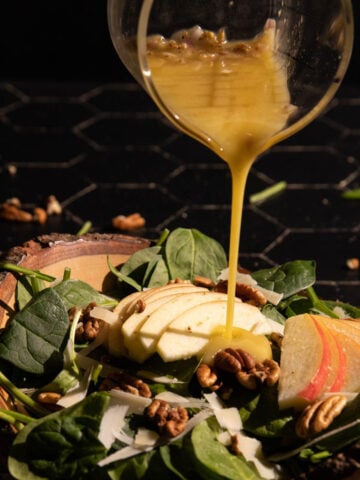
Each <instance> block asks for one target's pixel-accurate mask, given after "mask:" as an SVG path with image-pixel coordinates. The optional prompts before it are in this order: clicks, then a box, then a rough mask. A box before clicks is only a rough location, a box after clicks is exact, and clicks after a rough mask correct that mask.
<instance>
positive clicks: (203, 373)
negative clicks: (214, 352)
mask: <svg viewBox="0 0 360 480" xmlns="http://www.w3.org/2000/svg"><path fill="white" fill-rule="evenodd" d="M196 378H197V380H198V382H199V385H200V386H201V387H202V388H210V389H211V390H213V391H216V390H218V389H219V388H220V387H221V383H219V382H218V375H217V373H216V371H215V369H213V368H211V367H210V365H207V364H206V363H202V364H200V365H199V367H198V369H197V370H196Z"/></svg>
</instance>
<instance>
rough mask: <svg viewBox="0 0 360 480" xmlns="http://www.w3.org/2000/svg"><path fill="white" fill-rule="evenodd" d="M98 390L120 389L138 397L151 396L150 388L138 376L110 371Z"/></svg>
mask: <svg viewBox="0 0 360 480" xmlns="http://www.w3.org/2000/svg"><path fill="white" fill-rule="evenodd" d="M99 389H100V390H102V391H104V390H105V391H109V390H113V389H114V390H122V391H123V392H128V393H132V394H133V395H138V396H139V397H145V398H151V390H150V387H149V385H148V384H147V383H145V382H144V381H143V380H141V379H140V378H136V377H133V376H131V375H128V374H127V373H117V372H112V373H110V374H109V375H108V376H107V377H106V378H105V379H104V380H103V382H102V383H101V385H100V388H99Z"/></svg>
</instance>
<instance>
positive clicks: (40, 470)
mask: <svg viewBox="0 0 360 480" xmlns="http://www.w3.org/2000/svg"><path fill="white" fill-rule="evenodd" d="M108 403H109V396H108V394H106V393H104V392H101V393H94V394H92V395H90V396H89V397H87V398H86V399H85V400H83V401H82V402H80V403H78V404H76V405H74V406H73V407H70V408H67V409H64V410H62V411H60V412H56V413H53V414H50V415H48V416H47V417H44V418H42V419H40V420H36V421H34V422H31V423H30V424H28V425H27V426H26V427H24V428H23V429H22V430H21V431H20V433H19V434H18V435H17V437H16V439H15V441H14V443H13V445H12V448H11V450H10V457H9V462H8V465H9V471H10V473H11V475H12V476H13V477H14V478H15V479H19V480H23V479H24V478H26V479H27V480H40V479H51V480H63V479H68V480H72V479H74V480H82V479H87V478H89V474H93V472H94V470H96V469H97V466H96V465H97V463H98V462H99V460H101V459H102V458H104V457H105V456H106V453H107V452H106V448H105V447H104V446H103V445H102V443H101V442H100V441H99V440H98V438H97V437H98V432H99V427H100V422H101V418H102V416H103V414H104V412H105V410H106V408H107V405H108ZM92 478H93V477H92ZM98 478H100V476H98Z"/></svg>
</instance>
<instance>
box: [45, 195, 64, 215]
mask: <svg viewBox="0 0 360 480" xmlns="http://www.w3.org/2000/svg"><path fill="white" fill-rule="evenodd" d="M46 213H47V214H48V215H60V214H61V213H62V207H61V205H60V203H59V202H58V200H57V198H56V197H55V195H50V196H49V197H48V199H47V205H46Z"/></svg>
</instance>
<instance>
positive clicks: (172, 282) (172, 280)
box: [168, 278, 191, 285]
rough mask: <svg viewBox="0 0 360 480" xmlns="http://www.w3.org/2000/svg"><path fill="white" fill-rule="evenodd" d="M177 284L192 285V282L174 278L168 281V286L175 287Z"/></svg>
mask: <svg viewBox="0 0 360 480" xmlns="http://www.w3.org/2000/svg"><path fill="white" fill-rule="evenodd" d="M175 283H191V282H190V280H183V279H182V278H173V279H171V280H169V281H168V285H174V284H175Z"/></svg>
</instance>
